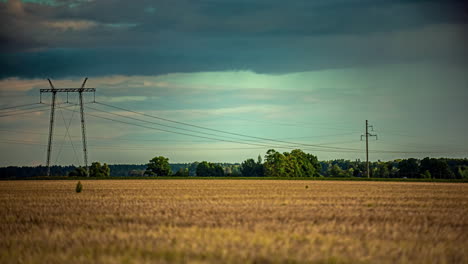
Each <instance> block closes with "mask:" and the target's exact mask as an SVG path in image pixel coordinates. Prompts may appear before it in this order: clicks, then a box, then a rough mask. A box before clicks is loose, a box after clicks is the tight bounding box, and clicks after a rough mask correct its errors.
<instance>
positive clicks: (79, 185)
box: [75, 181, 83, 193]
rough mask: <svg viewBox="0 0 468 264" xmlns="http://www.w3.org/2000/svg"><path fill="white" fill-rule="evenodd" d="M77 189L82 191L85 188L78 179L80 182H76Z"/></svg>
mask: <svg viewBox="0 0 468 264" xmlns="http://www.w3.org/2000/svg"><path fill="white" fill-rule="evenodd" d="M75 190H76V192H77V193H80V192H81V190H83V185H82V184H81V182H80V181H78V183H77V184H76V189H75Z"/></svg>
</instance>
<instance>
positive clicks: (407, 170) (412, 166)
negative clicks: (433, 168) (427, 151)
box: [398, 158, 420, 178]
mask: <svg viewBox="0 0 468 264" xmlns="http://www.w3.org/2000/svg"><path fill="white" fill-rule="evenodd" d="M398 169H399V176H400V177H407V178H417V177H419V175H420V174H419V171H420V169H419V164H418V160H417V159H413V158H411V159H404V160H402V161H400V163H399V164H398Z"/></svg>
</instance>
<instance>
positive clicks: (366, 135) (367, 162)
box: [361, 120, 377, 178]
mask: <svg viewBox="0 0 468 264" xmlns="http://www.w3.org/2000/svg"><path fill="white" fill-rule="evenodd" d="M369 127H370V128H371V129H372V131H374V126H371V125H369V121H368V120H366V134H365V135H361V141H362V137H364V136H365V137H366V174H367V178H370V170H369V137H375V140H377V135H375V134H371V133H369Z"/></svg>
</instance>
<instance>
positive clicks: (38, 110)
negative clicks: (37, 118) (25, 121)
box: [0, 105, 50, 117]
mask: <svg viewBox="0 0 468 264" xmlns="http://www.w3.org/2000/svg"><path fill="white" fill-rule="evenodd" d="M49 106H50V105H44V106H42V107H44V108H43V109H35V110H30V111H23V112H17V113H7V114H0V117H6V116H16V115H24V114H30V113H35V112H44V111H46V110H47V109H48V107H49ZM18 111H21V110H18ZM15 112H16V111H15Z"/></svg>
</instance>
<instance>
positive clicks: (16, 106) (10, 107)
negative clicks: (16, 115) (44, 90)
mask: <svg viewBox="0 0 468 264" xmlns="http://www.w3.org/2000/svg"><path fill="white" fill-rule="evenodd" d="M36 104H40V103H32V104H24V105H13V106H9V107H4V108H0V111H3V110H6V109H12V108H21V107H24V106H31V105H36Z"/></svg>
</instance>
